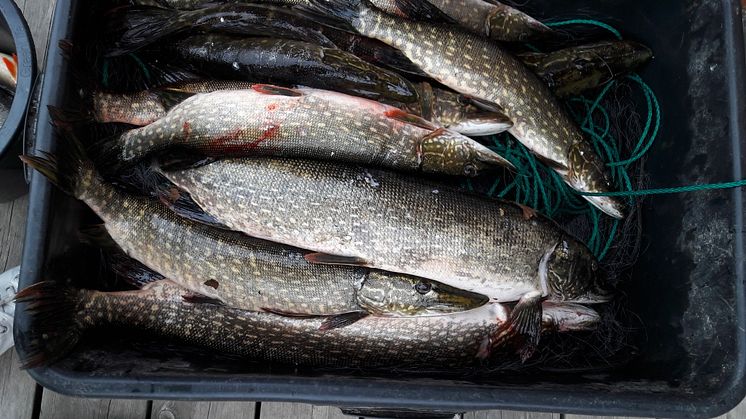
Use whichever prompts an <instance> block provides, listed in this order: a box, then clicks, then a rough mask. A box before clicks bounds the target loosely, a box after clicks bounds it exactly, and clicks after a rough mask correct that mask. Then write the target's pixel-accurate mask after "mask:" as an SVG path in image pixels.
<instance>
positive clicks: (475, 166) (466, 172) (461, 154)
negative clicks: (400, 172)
mask: <svg viewBox="0 0 746 419" xmlns="http://www.w3.org/2000/svg"><path fill="white" fill-rule="evenodd" d="M420 158H421V161H420V167H421V168H422V170H423V171H424V172H430V173H445V174H450V175H456V176H467V177H474V176H477V175H478V174H479V173H481V172H482V171H483V170H488V169H490V168H493V167H494V166H504V167H508V168H513V167H514V166H513V165H512V164H511V163H510V162H509V161H507V160H505V159H504V158H503V157H501V156H500V155H499V154H497V153H495V152H494V151H492V150H490V149H489V148H487V147H485V146H483V145H482V144H479V143H478V142H476V141H474V140H472V139H471V138H469V137H466V136H463V135H461V134H459V133H457V132H455V131H451V130H446V129H442V128H441V129H438V130H436V131H434V132H433V133H432V134H431V135H428V136H427V137H425V139H423V141H422V142H421V143H420Z"/></svg>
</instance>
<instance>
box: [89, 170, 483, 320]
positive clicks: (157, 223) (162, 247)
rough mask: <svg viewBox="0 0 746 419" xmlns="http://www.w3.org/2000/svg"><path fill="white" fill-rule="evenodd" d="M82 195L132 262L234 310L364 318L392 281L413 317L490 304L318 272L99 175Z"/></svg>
mask: <svg viewBox="0 0 746 419" xmlns="http://www.w3.org/2000/svg"><path fill="white" fill-rule="evenodd" d="M75 195H76V197H78V198H79V199H81V200H82V201H84V202H85V203H86V204H88V205H89V206H90V207H91V209H93V211H94V212H95V213H96V214H97V215H98V216H99V217H101V219H102V220H103V221H104V226H105V228H106V230H107V231H108V233H109V234H110V235H111V237H112V238H113V239H114V241H115V242H116V243H117V244H118V245H119V246H120V247H121V248H122V249H123V250H124V251H125V253H127V254H128V255H129V256H130V257H133V258H135V259H137V260H139V261H140V262H142V263H143V264H145V265H146V266H148V267H149V268H151V269H153V270H155V271H157V272H159V273H160V274H162V275H164V276H166V277H168V278H171V279H173V280H174V281H176V282H178V283H179V284H181V285H182V286H184V287H186V288H188V289H190V290H192V291H194V292H197V293H199V294H202V295H205V296H208V297H211V298H216V299H218V300H220V301H222V302H224V303H225V304H227V305H229V306H231V307H236V308H241V309H245V310H252V311H261V310H274V311H281V312H287V313H293V314H310V315H334V314H342V313H349V312H358V311H363V310H362V309H361V306H360V304H359V303H358V299H359V298H360V296H361V295H364V294H365V293H366V292H367V290H366V289H365V281H366V280H367V278H368V277H372V278H373V280H375V283H376V287H375V288H374V289H372V290H371V291H372V292H374V293H378V292H379V289H380V286H381V278H388V280H389V281H390V282H391V284H392V287H396V286H397V285H398V286H399V287H398V288H396V289H398V290H399V291H400V292H394V291H393V288H392V290H388V291H391V292H390V294H387V295H388V296H389V297H393V296H397V298H402V301H399V303H401V306H402V307H405V308H406V312H404V310H402V313H403V314H407V315H410V314H430V313H432V312H449V311H458V310H461V309H464V308H473V307H476V306H479V305H480V304H482V303H483V302H484V299H483V297H481V296H474V295H469V294H466V293H463V292H462V291H460V290H452V289H449V290H448V292H451V291H454V295H457V296H458V297H459V298H451V295H449V296H445V298H444V299H441V298H439V296H438V294H439V292H440V291H437V290H434V291H433V292H431V293H427V294H424V295H423V294H419V293H412V292H411V288H412V287H414V286H416V284H417V283H419V282H420V279H419V278H411V277H407V276H404V275H396V274H390V273H387V272H371V270H368V269H357V268H351V267H339V266H321V265H312V264H310V263H308V262H306V260H305V259H304V254H305V253H306V252H304V251H301V250H298V249H295V248H290V247H287V246H281V245H278V244H275V243H270V242H266V241H263V240H259V239H254V238H251V237H247V236H245V235H243V234H240V233H236V232H231V231H225V230H221V229H216V228H213V227H209V226H206V225H204V224H201V223H197V222H191V221H189V220H186V219H183V218H181V217H179V216H177V215H176V214H174V213H173V212H171V211H170V210H169V209H168V208H167V207H165V206H164V205H162V204H161V203H159V202H155V201H152V200H149V199H147V198H141V197H137V196H133V195H130V194H127V193H124V192H121V191H119V190H118V189H116V188H115V187H113V186H112V185H109V184H107V183H105V182H104V181H103V180H102V179H101V178H99V177H98V175H97V174H96V173H95V172H94V171H93V169H92V168H89V169H87V170H86V172H85V174H84V176H82V177H81V179H80V181H79V183H78V185H77V187H76V192H75ZM399 281H401V282H399ZM402 284H408V285H409V288H410V290H409V291H410V292H408V293H405V292H402V291H404V290H406V286H403V285H402ZM442 293H443V294H445V292H442ZM369 300H370V299H366V300H365V301H366V302H369ZM381 303H382V304H388V303H389V301H388V300H387V299H384V300H383V301H381ZM457 304H464V305H460V306H458V307H457ZM431 306H434V307H431ZM391 307H393V305H391ZM413 307H419V309H413ZM384 311H385V310H384ZM389 314H392V315H393V314H396V313H389Z"/></svg>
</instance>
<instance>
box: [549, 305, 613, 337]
mask: <svg viewBox="0 0 746 419" xmlns="http://www.w3.org/2000/svg"><path fill="white" fill-rule="evenodd" d="M541 308H542V317H543V318H542V323H543V324H545V325H546V326H547V327H550V328H552V329H554V330H556V331H558V332H587V331H590V330H595V329H596V328H597V327H598V325H599V324H600V323H601V316H600V315H599V314H598V312H597V311H596V310H594V309H592V308H590V307H586V306H583V305H580V304H574V303H552V302H549V301H547V302H544V303H543V304H542V305H541Z"/></svg>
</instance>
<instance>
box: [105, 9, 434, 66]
mask: <svg viewBox="0 0 746 419" xmlns="http://www.w3.org/2000/svg"><path fill="white" fill-rule="evenodd" d="M115 16H116V18H115V20H114V21H113V22H112V23H111V24H110V25H111V29H110V30H111V31H114V32H117V33H120V34H119V35H117V38H118V39H117V41H116V42H115V43H114V46H113V47H112V48H110V49H109V51H108V52H107V55H108V56H119V55H123V54H128V53H132V52H135V51H137V50H139V49H142V48H144V47H147V46H148V45H152V44H155V43H158V42H161V41H162V40H164V39H166V38H169V37H173V36H175V35H181V34H184V33H195V32H199V31H203V32H214V33H223V34H233V35H243V36H262V37H269V36H271V37H274V38H285V39H292V40H297V41H305V42H310V43H313V44H317V45H320V46H322V47H325V48H338V49H340V50H343V51H346V52H349V53H351V54H354V55H356V56H358V57H360V58H362V59H364V60H365V61H368V62H370V63H373V64H375V65H379V66H383V67H387V68H391V69H394V70H397V71H401V72H406V73H410V74H414V75H417V76H423V75H424V73H422V71H421V70H420V69H419V68H418V67H417V66H415V65H414V64H412V62H411V61H409V59H408V58H407V57H405V56H404V55H403V54H402V53H401V51H399V50H397V49H396V48H392V47H391V46H389V45H386V44H384V43H383V42H381V41H377V40H374V39H370V38H366V37H363V36H360V35H358V34H356V33H352V32H349V31H342V30H339V29H336V28H334V27H332V26H328V25H324V24H321V23H318V22H316V21H314V20H313V19H312V16H309V15H307V14H304V13H302V12H301V11H299V10H295V9H288V8H284V7H277V6H273V5H271V4H269V5H268V4H251V3H249V4H234V3H227V4H218V5H214V4H212V5H208V6H205V7H203V8H200V9H197V10H175V9H164V8H129V9H125V11H123V12H122V11H120V12H118V13H117V14H116V15H115Z"/></svg>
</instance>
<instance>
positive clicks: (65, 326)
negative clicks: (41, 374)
mask: <svg viewBox="0 0 746 419" xmlns="http://www.w3.org/2000/svg"><path fill="white" fill-rule="evenodd" d="M185 294H186V290H185V289H184V288H181V287H179V286H178V285H176V284H174V283H172V282H170V281H168V280H164V281H158V282H156V283H153V284H150V285H149V286H147V287H146V288H145V289H143V290H139V291H125V292H113V293H112V292H108V293H107V292H99V291H89V290H76V289H73V288H69V287H66V286H65V285H62V284H57V283H54V282H42V283H39V284H36V285H34V286H32V287H29V288H27V289H25V290H22V291H21V292H20V293H19V295H18V298H19V301H21V302H24V303H28V310H29V312H30V314H31V316H34V317H35V318H38V319H42V318H43V319H45V321H43V322H41V321H40V322H39V324H40V328H39V329H37V330H35V331H34V334H33V336H31V337H30V338H29V340H30V342H31V343H30V345H29V347H27V348H26V349H27V350H26V351H25V354H26V357H25V358H24V359H23V360H22V361H23V363H24V366H26V367H36V366H42V365H49V364H50V363H53V362H54V361H55V360H57V359H59V358H62V357H64V356H65V355H66V353H67V352H69V351H70V350H71V349H72V348H73V347H74V345H75V344H76V343H77V341H78V339H79V337H80V336H81V335H82V334H83V333H84V332H85V331H87V330H89V329H92V328H96V327H106V328H112V327H113V328H116V327H120V328H121V327H124V328H128V329H134V330H137V331H139V332H142V333H152V334H155V335H156V336H161V337H165V338H169V339H173V340H175V341H176V342H180V343H182V344H188V345H193V346H196V347H201V348H205V349H210V350H212V351H214V352H218V353H223V354H234V355H239V356H242V357H245V358H249V359H253V360H260V361H265V362H280V363H286V364H292V365H303V366H324V367H336V368H343V367H358V368H376V367H403V368H409V369H412V370H415V369H417V368H423V367H429V368H457V367H467V366H472V365H474V366H476V365H480V363H481V361H480V360H479V359H478V358H477V356H478V354H479V353H480V351H482V350H483V347H484V346H485V343H486V342H487V341H488V340H489V336H490V335H491V334H493V333H494V332H495V331H496V330H497V329H498V328H499V326H500V325H501V324H503V323H504V322H505V320H506V319H507V317H508V315H507V313H508V310H507V308H506V307H504V306H502V305H499V304H489V305H486V306H484V307H480V308H477V309H475V310H470V311H467V312H462V313H456V314H452V315H444V316H434V317H417V318H381V317H368V318H365V319H362V320H360V321H358V322H357V323H355V324H352V325H350V326H347V327H345V328H341V329H335V330H328V331H321V330H319V329H320V326H321V324H322V320H321V319H294V318H288V317H281V316H277V315H274V314H271V313H256V312H249V311H243V310H237V309H234V308H230V307H225V306H220V305H214V304H195V303H191V302H188V301H185V299H184V297H185ZM588 311H589V314H590V312H592V310H590V309H588ZM50 313H55V315H54V316H50ZM552 318H553V316H552V315H551V314H550V315H549V316H548V317H547V323H546V324H545V325H544V327H545V329H546V330H551V329H554V327H553V325H552V323H551V322H552V320H551V319H552ZM50 319H52V320H51V321H50Z"/></svg>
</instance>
